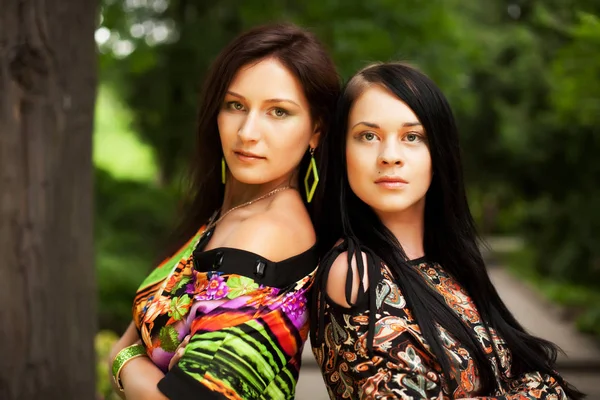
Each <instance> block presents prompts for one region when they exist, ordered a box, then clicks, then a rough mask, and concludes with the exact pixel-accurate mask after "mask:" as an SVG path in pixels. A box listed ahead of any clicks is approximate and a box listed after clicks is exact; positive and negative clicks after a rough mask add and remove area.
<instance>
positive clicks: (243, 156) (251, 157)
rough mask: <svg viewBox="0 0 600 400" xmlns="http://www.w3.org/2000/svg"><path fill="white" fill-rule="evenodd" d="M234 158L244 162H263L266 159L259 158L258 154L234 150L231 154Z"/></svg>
mask: <svg viewBox="0 0 600 400" xmlns="http://www.w3.org/2000/svg"><path fill="white" fill-rule="evenodd" d="M233 153H234V154H235V155H236V156H238V157H239V158H241V159H245V160H263V159H265V158H266V157H262V156H259V155H258V154H254V153H251V152H249V151H244V150H235V151H234V152H233Z"/></svg>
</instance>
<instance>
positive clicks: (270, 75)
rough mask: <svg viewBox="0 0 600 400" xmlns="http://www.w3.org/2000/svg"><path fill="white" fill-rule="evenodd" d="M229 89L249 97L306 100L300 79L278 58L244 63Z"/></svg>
mask: <svg viewBox="0 0 600 400" xmlns="http://www.w3.org/2000/svg"><path fill="white" fill-rule="evenodd" d="M228 90H230V91H232V92H235V93H238V94H241V95H242V96H244V97H246V98H248V99H289V100H294V101H297V102H300V101H303V100H304V93H303V90H302V85H301V84H300V81H299V80H298V79H297V78H296V77H295V76H294V75H293V74H292V73H291V72H290V71H289V70H288V69H287V68H286V67H285V66H284V65H283V64H282V63H281V62H280V61H278V60H276V59H274V58H267V59H264V60H260V61H258V62H255V63H251V64H248V65H244V66H243V67H241V68H240V69H239V70H238V72H237V73H236V74H235V76H234V77H233V80H232V81H231V84H230V85H229V88H228Z"/></svg>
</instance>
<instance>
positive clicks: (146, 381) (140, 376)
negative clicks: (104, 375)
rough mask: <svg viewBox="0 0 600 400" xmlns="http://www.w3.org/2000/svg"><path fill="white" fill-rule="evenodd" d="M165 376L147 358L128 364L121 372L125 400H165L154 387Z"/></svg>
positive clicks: (134, 360) (140, 358)
mask: <svg viewBox="0 0 600 400" xmlns="http://www.w3.org/2000/svg"><path fill="white" fill-rule="evenodd" d="M164 376H165V374H163V373H162V371H161V370H160V369H159V368H158V367H157V366H156V365H154V363H153V362H152V361H151V360H150V359H149V358H148V357H139V358H135V359H133V360H131V361H130V362H128V363H127V364H126V365H125V366H124V367H123V369H122V370H121V382H122V383H123V389H125V392H124V393H122V394H124V398H125V399H127V400H167V399H168V397H165V395H163V394H162V393H161V392H160V391H159V390H158V388H157V387H156V385H157V384H158V382H159V381H160V380H161V379H162V378H164Z"/></svg>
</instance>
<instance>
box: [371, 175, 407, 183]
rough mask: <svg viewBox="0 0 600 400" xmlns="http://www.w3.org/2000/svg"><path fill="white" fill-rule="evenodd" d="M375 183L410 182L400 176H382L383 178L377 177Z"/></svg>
mask: <svg viewBox="0 0 600 400" xmlns="http://www.w3.org/2000/svg"><path fill="white" fill-rule="evenodd" d="M375 183H397V184H407V183H408V182H406V181H405V180H404V179H402V178H400V177H399V176H382V177H381V178H379V179H377V180H376V181H375Z"/></svg>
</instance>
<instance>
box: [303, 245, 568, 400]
mask: <svg viewBox="0 0 600 400" xmlns="http://www.w3.org/2000/svg"><path fill="white" fill-rule="evenodd" d="M349 242H350V244H349ZM353 246H355V247H354V248H353ZM349 247H350V249H349ZM355 249H359V251H360V250H362V251H363V252H370V250H368V249H366V248H364V247H359V246H357V245H356V244H354V243H352V242H351V241H349V240H346V241H345V242H344V243H342V244H341V245H339V246H337V247H336V248H334V249H333V250H332V251H331V252H330V253H329V254H328V255H327V256H326V257H324V259H323V261H322V262H321V265H320V266H319V268H320V270H319V274H318V275H319V276H318V277H317V282H318V284H317V285H316V286H318V288H317V289H315V296H314V299H315V303H316V305H315V308H316V309H317V310H319V311H318V314H319V315H318V316H316V318H315V319H313V321H315V324H314V326H311V332H312V336H311V343H312V346H313V348H312V350H313V353H314V355H315V357H316V359H317V363H318V364H319V366H320V368H321V371H322V373H323V378H324V380H325V384H326V386H327V390H328V392H329V396H330V397H331V399H398V398H400V399H461V398H475V397H476V398H478V399H488V400H501V399H502V400H508V399H523V400H524V399H556V400H558V399H567V396H566V395H565V393H564V391H563V388H562V387H561V386H560V385H559V384H558V382H557V381H556V380H555V378H553V377H552V376H548V375H543V374H541V373H538V372H532V373H527V374H524V375H521V376H514V375H512V373H511V353H510V350H509V349H508V348H507V346H506V344H505V342H504V341H503V340H502V338H500V337H499V336H498V335H497V333H496V332H495V331H494V330H493V329H487V328H486V327H485V325H484V324H483V322H482V320H481V319H480V317H479V313H478V312H477V309H476V308H475V305H474V304H473V302H472V301H471V299H470V297H469V295H468V294H467V293H466V292H465V291H464V290H463V289H462V288H461V287H460V286H459V285H458V283H457V282H456V281H455V280H454V279H453V278H452V277H451V276H450V275H449V274H447V273H446V272H445V271H444V270H443V268H442V267H441V266H440V265H438V264H436V263H429V262H427V261H426V260H425V259H419V260H414V261H413V262H411V265H412V266H413V267H414V268H416V269H417V270H418V271H419V272H420V273H421V274H422V276H423V279H425V280H426V282H427V283H428V284H429V285H430V286H431V287H432V288H434V289H435V290H437V291H438V292H439V293H440V294H441V295H442V297H443V299H444V300H445V302H446V303H447V304H448V305H449V306H450V308H451V309H453V310H455V311H456V312H457V313H458V315H459V316H460V317H461V318H462V320H463V321H464V323H465V324H467V326H469V327H470V328H471V329H473V331H474V332H475V334H476V337H477V338H478V342H479V343H480V344H481V346H482V347H483V349H484V351H485V353H486V355H487V357H488V358H489V360H490V363H491V365H492V368H493V370H494V372H495V378H496V381H497V387H498V388H500V389H497V390H496V392H495V393H492V394H491V395H490V396H479V395H478V393H479V391H480V389H481V386H482V385H481V382H480V381H479V378H478V372H477V368H476V366H475V364H474V361H473V358H472V357H471V355H470V354H469V351H468V350H467V349H466V348H465V347H463V346H462V345H461V343H460V342H458V341H457V340H455V339H454V338H453V337H452V336H451V335H450V334H449V333H448V332H447V331H445V330H444V329H443V328H441V327H438V331H439V334H440V336H441V338H442V342H443V344H444V347H445V350H446V352H447V354H448V355H450V359H451V360H452V364H453V365H452V370H453V372H454V374H453V376H452V377H451V379H452V380H453V382H452V383H453V384H454V385H449V382H448V381H446V380H445V378H444V377H443V375H442V370H441V367H440V365H439V363H438V362H437V360H436V357H435V356H434V354H433V353H432V352H431V349H430V347H429V345H428V344H427V343H426V342H425V340H424V338H423V335H422V334H421V330H420V328H419V325H418V324H417V322H416V321H415V320H414V318H413V316H412V313H411V310H410V309H409V307H408V306H407V304H406V301H405V298H404V296H403V295H402V293H401V292H400V290H399V288H398V286H397V285H396V284H395V283H394V282H395V279H394V275H393V273H392V271H391V270H390V269H389V268H388V267H387V266H386V265H385V264H384V263H383V262H382V261H381V260H380V259H378V258H376V257H374V256H373V255H372V253H370V255H368V257H367V259H368V260H370V262H369V263H368V264H370V265H367V267H366V268H371V269H375V270H377V271H376V272H377V275H371V274H370V275H369V281H370V282H377V284H376V285H375V286H373V285H371V286H370V287H369V292H368V293H365V295H364V296H363V297H362V298H361V297H359V299H358V301H357V302H356V304H355V305H354V306H353V307H352V308H344V307H342V306H339V305H337V304H336V303H334V302H333V301H332V300H331V299H330V298H329V297H328V296H327V293H326V292H325V285H324V284H323V283H322V280H324V279H326V277H327V276H328V275H329V273H328V271H329V269H330V267H331V265H332V263H333V261H334V260H335V259H336V258H337V256H338V255H339V254H341V253H342V252H344V251H346V250H348V254H356V253H355ZM358 254H360V253H358ZM348 258H349V259H350V258H351V257H350V256H348ZM357 259H360V257H358V258H357ZM375 260H377V261H375ZM359 263H361V262H360V261H359ZM361 264H362V263H361ZM349 268H351V267H350V266H349ZM361 268H364V266H363V267H359V275H360V276H362V274H361V272H360V269H361ZM379 274H380V275H379ZM348 276H349V277H352V273H351V270H350V269H349V273H348ZM375 276H377V277H379V279H372V277H375ZM370 324H371V325H372V332H373V333H372V334H371V335H369V330H370V329H369V325H370ZM319 328H322V329H319ZM369 336H372V345H371V346H372V353H371V352H370V351H369V345H368V343H369V341H370V340H371V338H369ZM451 386H454V387H455V388H456V389H455V390H454V391H452V392H451V390H450V387H451Z"/></svg>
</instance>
